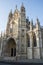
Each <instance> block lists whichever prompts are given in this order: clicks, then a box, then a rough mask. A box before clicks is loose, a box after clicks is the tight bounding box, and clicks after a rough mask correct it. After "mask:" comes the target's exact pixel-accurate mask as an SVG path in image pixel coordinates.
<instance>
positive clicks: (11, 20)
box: [0, 4, 43, 60]
mask: <svg viewBox="0 0 43 65" xmlns="http://www.w3.org/2000/svg"><path fill="white" fill-rule="evenodd" d="M0 57H2V58H3V59H14V60H16V59H17V60H19V59H43V27H42V26H41V25H40V22H39V19H38V18H37V19H36V24H35V25H34V24H33V20H31V21H29V19H28V18H26V10H25V7H24V5H23V4H22V5H21V8H20V11H19V10H18V9H17V6H16V9H15V11H14V13H12V11H10V13H9V16H8V22H7V27H6V33H4V35H3V36H2V34H1V37H0Z"/></svg>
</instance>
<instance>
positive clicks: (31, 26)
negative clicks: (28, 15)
mask: <svg viewBox="0 0 43 65" xmlns="http://www.w3.org/2000/svg"><path fill="white" fill-rule="evenodd" d="M30 30H33V19H31V22H30Z"/></svg>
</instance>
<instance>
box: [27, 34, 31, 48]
mask: <svg viewBox="0 0 43 65" xmlns="http://www.w3.org/2000/svg"><path fill="white" fill-rule="evenodd" d="M26 36H27V46H28V47H30V37H29V35H28V34H26Z"/></svg>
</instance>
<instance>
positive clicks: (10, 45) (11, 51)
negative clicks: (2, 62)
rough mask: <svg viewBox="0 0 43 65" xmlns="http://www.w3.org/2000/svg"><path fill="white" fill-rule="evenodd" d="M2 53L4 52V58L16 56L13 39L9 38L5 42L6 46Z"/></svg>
mask: <svg viewBox="0 0 43 65" xmlns="http://www.w3.org/2000/svg"><path fill="white" fill-rule="evenodd" d="M4 52H5V56H8V57H14V56H16V42H15V40H14V39H13V38H9V39H8V40H7V44H6V47H5V50H4Z"/></svg>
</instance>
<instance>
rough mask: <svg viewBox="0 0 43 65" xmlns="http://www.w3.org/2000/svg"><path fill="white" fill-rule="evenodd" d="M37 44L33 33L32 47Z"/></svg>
mask: <svg viewBox="0 0 43 65" xmlns="http://www.w3.org/2000/svg"><path fill="white" fill-rule="evenodd" d="M36 46H37V43H36V35H35V33H34V34H33V47H36Z"/></svg>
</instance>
